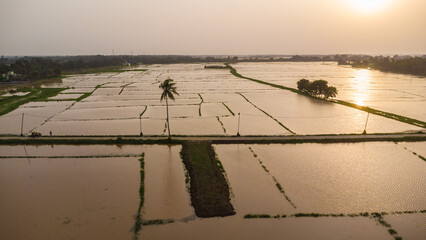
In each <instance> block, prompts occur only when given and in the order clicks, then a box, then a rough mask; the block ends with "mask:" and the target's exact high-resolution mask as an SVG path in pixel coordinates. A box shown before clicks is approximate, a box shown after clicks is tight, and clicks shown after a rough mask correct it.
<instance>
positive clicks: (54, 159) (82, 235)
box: [0, 145, 193, 239]
mask: <svg viewBox="0 0 426 240" xmlns="http://www.w3.org/2000/svg"><path fill="white" fill-rule="evenodd" d="M179 151H180V146H170V147H168V146H158V145H153V146H147V145H144V146H141V145H125V146H106V145H92V146H64V145H53V146H38V147H35V146H0V156H1V158H0V212H1V213H2V214H0V231H1V233H2V237H3V238H5V239H51V238H76V239H123V238H124V239H126V238H127V239H130V238H132V237H133V236H134V229H133V228H134V226H135V224H136V219H135V216H136V215H138V214H141V216H142V220H143V221H148V220H151V219H152V218H155V219H157V218H161V219H180V218H184V217H188V216H192V215H193V209H192V207H191V205H190V200H189V194H188V192H187V191H186V184H185V173H184V167H183V163H182V160H181V159H180V157H179ZM142 153H145V155H144V156H145V157H144V162H145V164H144V165H145V166H144V172H145V176H144V186H145V191H144V200H145V201H144V204H145V205H143V202H142V205H143V210H142V211H141V212H140V213H138V206H139V205H140V203H141V196H140V183H141V173H140V169H141V164H140V159H141V154H142ZM78 154H80V155H78ZM142 197H143V196H142Z"/></svg>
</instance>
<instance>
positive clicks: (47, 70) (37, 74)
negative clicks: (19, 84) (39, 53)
mask: <svg viewBox="0 0 426 240" xmlns="http://www.w3.org/2000/svg"><path fill="white" fill-rule="evenodd" d="M9 72H13V73H14V74H13V75H8V79H7V80H8V81H14V80H28V79H31V80H36V79H44V78H53V77H58V76H60V75H61V66H60V65H59V64H58V63H57V62H55V61H53V60H51V59H49V58H40V57H34V58H19V59H17V60H16V61H15V62H14V63H12V64H0V74H8V73H9Z"/></svg>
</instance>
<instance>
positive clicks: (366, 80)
mask: <svg viewBox="0 0 426 240" xmlns="http://www.w3.org/2000/svg"><path fill="white" fill-rule="evenodd" d="M370 85H371V72H370V70H368V69H359V70H356V72H355V77H354V80H353V81H352V88H353V89H354V90H355V103H356V104H358V105H361V106H364V102H365V100H367V98H368V97H369V93H368V89H369V88H370Z"/></svg>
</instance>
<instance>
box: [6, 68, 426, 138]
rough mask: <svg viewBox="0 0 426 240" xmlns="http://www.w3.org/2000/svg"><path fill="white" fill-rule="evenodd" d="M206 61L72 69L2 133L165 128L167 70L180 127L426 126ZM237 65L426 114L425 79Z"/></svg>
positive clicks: (189, 130) (379, 129)
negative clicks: (105, 70)
mask: <svg viewBox="0 0 426 240" xmlns="http://www.w3.org/2000/svg"><path fill="white" fill-rule="evenodd" d="M206 64H208V63H205V64H169V65H168V64H161V65H160V64H159V65H147V66H140V68H143V69H147V71H144V72H137V71H136V72H130V71H129V72H122V73H101V74H83V75H72V76H70V77H68V78H64V79H62V80H61V81H60V82H57V81H56V82H53V83H50V84H46V85H44V87H63V88H68V89H66V90H64V91H62V92H61V94H59V95H57V96H55V97H51V98H50V99H48V101H46V102H30V103H27V104H24V105H21V106H20V107H19V108H18V109H16V110H14V111H12V112H10V113H8V114H5V115H2V116H0V134H12V135H19V134H20V133H21V125H23V133H24V134H29V132H30V131H37V132H41V133H42V134H43V135H48V134H50V132H52V134H53V135H139V134H140V132H141V131H142V132H143V133H144V135H165V134H166V133H167V125H166V107H165V102H164V101H163V102H160V95H161V89H159V87H158V86H159V84H160V83H161V82H162V81H164V80H165V79H166V78H167V77H171V78H172V79H174V80H175V82H176V83H177V85H176V86H177V91H178V93H179V94H180V95H179V96H176V101H170V102H169V114H170V129H171V133H172V134H176V135H228V136H231V135H236V134H237V132H239V133H240V134H241V135H292V134H349V133H362V132H363V131H364V128H365V127H366V130H367V132H368V133H395V132H413V131H423V130H424V129H423V128H420V127H416V126H413V125H410V124H407V123H402V122H399V121H395V120H391V119H388V118H384V117H380V116H377V115H370V116H369V118H368V122H367V113H366V112H363V111H360V110H357V109H353V108H350V107H346V106H342V105H339V104H334V103H329V102H324V101H319V100H316V99H311V98H309V97H306V96H302V95H298V94H296V93H293V92H290V91H285V90H281V89H277V88H274V87H271V86H267V85H263V84H259V83H256V82H253V81H249V80H246V79H242V78H237V77H235V76H233V75H232V74H231V73H230V72H229V69H205V68H204V66H205V65H206ZM235 67H236V69H237V70H238V71H239V72H240V73H241V74H242V75H244V76H248V77H253V78H258V79H261V80H264V81H270V82H273V83H278V84H282V85H285V86H290V87H295V86H296V82H297V81H298V80H299V79H300V78H302V77H306V78H309V79H312V80H313V79H319V78H321V79H325V80H327V81H329V82H330V84H331V85H335V86H336V87H337V88H338V90H339V95H338V99H343V100H348V101H351V102H355V103H357V104H361V102H362V105H366V106H370V107H374V108H376V109H379V110H384V111H389V112H392V113H397V114H400V115H406V116H408V117H412V118H416V119H419V120H425V119H426V118H425V117H426V112H425V111H424V109H426V106H425V105H424V103H425V102H426V101H425V91H426V90H425V87H426V85H425V83H424V82H425V81H424V79H422V78H417V77H411V76H408V77H407V76H402V75H396V74H388V73H381V72H377V71H371V70H358V69H352V68H348V67H344V66H338V65H336V64H334V63H238V64H235ZM359 71H361V73H362V74H364V75H362V74H361V73H358V72H359ZM362 71H363V72H365V73H363V72H362ZM359 75H360V76H359ZM360 81H361V82H362V81H364V83H363V84H364V85H362V84H361V83H360ZM422 106H425V107H422ZM22 114H24V121H23V124H22V122H21V120H22V119H21V118H22ZM366 123H367V124H366Z"/></svg>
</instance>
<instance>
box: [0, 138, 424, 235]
mask: <svg viewBox="0 0 426 240" xmlns="http://www.w3.org/2000/svg"><path fill="white" fill-rule="evenodd" d="M424 144H425V142H418V143H398V144H395V143H392V142H369V143H346V144H343V143H333V144H270V145H259V144H250V145H246V144H232V145H223V144H221V145H214V148H215V151H216V153H217V156H218V159H219V160H220V161H221V163H222V165H223V167H224V170H225V174H226V178H227V181H228V182H229V185H230V189H231V190H230V192H231V202H232V204H233V206H234V208H235V210H236V215H234V216H230V217H216V218H198V217H196V216H195V213H194V209H193V207H192V205H191V200H190V194H189V190H188V187H189V186H188V185H187V183H186V170H185V168H184V165H183V163H182V159H181V157H180V155H179V152H180V151H181V146H180V145H173V146H167V145H119V146H115V145H90V146H87V145H86V146H69V145H40V146H37V145H27V146H25V145H20V146H18V145H2V146H0V156H1V157H0V212H1V213H2V214H0V232H2V237H4V238H5V239H46V238H57V237H59V238H66V239H68V238H69V239H93V238H96V239H100V238H102V239H132V238H136V239H169V238H174V239H194V238H203V239H240V238H244V239H260V238H262V239H283V238H290V239H301V238H303V239H313V238H314V239H347V238H350V239H393V235H392V234H390V232H391V231H390V230H391V229H392V230H393V231H396V232H397V236H401V237H403V239H419V238H420V239H421V238H422V236H425V234H426V230H425V228H424V221H425V212H424V211H425V209H426V205H425V201H424V199H425V197H426V191H425V188H424V186H425V184H426V178H425V176H426V167H425V164H424V160H423V159H421V158H420V157H419V156H418V155H415V154H413V153H412V151H417V154H421V151H418V150H415V149H419V148H420V149H423V150H424V147H422V146H424ZM142 159H143V160H142ZM141 161H142V162H143V163H144V164H141ZM142 166H143V168H142V169H143V171H142V172H143V174H142V172H141V171H140V170H141V167H142ZM141 174H142V175H141ZM142 176H143V177H142ZM141 178H142V179H143V181H142V182H141ZM141 183H142V185H141ZM141 186H143V190H142V194H141ZM141 200H142V201H141ZM139 208H140V211H139ZM314 213H316V214H323V216H320V217H316V216H315V215H314ZM360 213H362V215H360ZM376 213H377V214H379V215H375V214H376ZM332 214H333V215H332ZM261 215H262V216H263V217H262V218H258V217H256V216H261ZM250 216H251V217H250ZM138 219H141V222H140V224H141V225H140V226H141V228H140V230H135V229H136V228H135V226H138ZM379 220H380V221H379ZM384 223H386V224H389V226H391V227H389V226H387V225H386V224H384Z"/></svg>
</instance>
